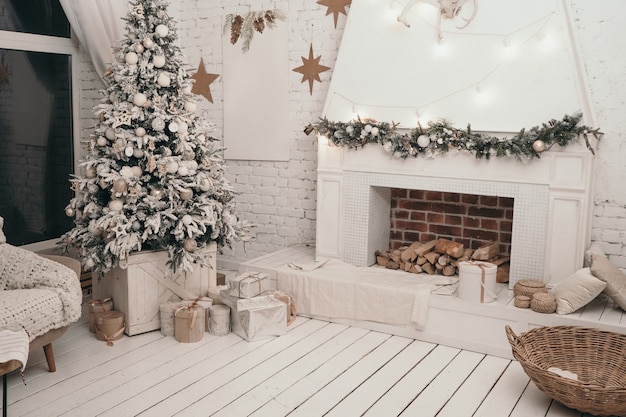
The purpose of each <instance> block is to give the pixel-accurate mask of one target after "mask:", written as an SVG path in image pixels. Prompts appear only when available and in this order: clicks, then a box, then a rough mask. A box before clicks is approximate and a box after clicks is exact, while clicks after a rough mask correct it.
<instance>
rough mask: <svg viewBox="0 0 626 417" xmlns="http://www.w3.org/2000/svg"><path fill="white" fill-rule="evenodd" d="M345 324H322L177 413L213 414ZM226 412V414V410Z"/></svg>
mask: <svg viewBox="0 0 626 417" xmlns="http://www.w3.org/2000/svg"><path fill="white" fill-rule="evenodd" d="M347 327H348V326H345V325H338V324H334V323H330V324H328V325H326V326H324V327H322V328H321V329H319V330H318V331H316V332H314V333H311V334H309V335H308V336H307V337H304V338H303V339H301V340H299V341H298V342H297V343H294V344H292V345H291V346H289V347H288V348H286V349H283V350H282V351H280V352H278V353H277V354H275V355H274V356H272V357H270V358H268V359H266V360H264V361H262V362H260V363H259V364H257V365H256V366H255V367H254V368H252V369H249V370H248V371H247V372H245V374H241V375H240V376H239V377H237V378H234V379H232V380H230V381H228V382H227V383H225V384H222V385H221V386H220V387H219V388H218V389H216V390H214V391H212V392H211V393H210V394H208V395H204V396H203V397H202V398H200V399H198V401H196V402H194V403H193V404H191V405H190V406H189V407H187V408H184V409H182V410H181V411H180V413H179V414H180V415H181V416H193V415H198V416H201V415H213V414H215V413H216V412H218V411H220V410H221V409H222V408H224V407H225V406H227V405H228V404H230V403H232V402H233V401H235V400H237V399H238V398H239V397H241V396H243V395H244V394H245V393H246V392H248V391H250V390H252V389H254V388H255V387H257V386H259V385H260V384H262V383H263V382H265V381H266V380H268V379H269V378H271V377H272V375H274V374H276V373H277V371H280V370H282V369H285V368H286V367H288V366H289V365H291V364H292V363H294V362H295V361H297V360H298V359H301V358H302V357H303V356H305V355H307V354H308V353H309V352H311V351H313V350H314V349H315V348H317V347H319V346H320V345H323V344H324V343H326V342H328V341H329V340H330V339H332V338H334V337H336V336H337V335H339V334H340V333H341V332H343V331H344V330H346V328H347ZM205 386H206V384H205ZM225 415H229V414H228V413H227V414H225Z"/></svg>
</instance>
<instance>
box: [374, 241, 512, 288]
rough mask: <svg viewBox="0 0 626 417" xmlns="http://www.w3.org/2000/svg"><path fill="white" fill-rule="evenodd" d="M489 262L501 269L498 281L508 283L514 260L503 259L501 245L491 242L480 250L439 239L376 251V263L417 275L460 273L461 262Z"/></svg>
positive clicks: (505, 257)
mask: <svg viewBox="0 0 626 417" xmlns="http://www.w3.org/2000/svg"><path fill="white" fill-rule="evenodd" d="M464 261H486V262H490V263H494V264H496V265H497V266H498V274H497V281H498V282H508V280H509V261H510V257H508V256H500V246H499V245H498V243H497V242H490V243H487V244H485V245H483V246H481V247H479V248H478V249H470V248H465V247H464V245H463V244H462V243H458V242H453V241H451V240H448V239H435V240H431V241H429V242H426V243H422V242H415V243H413V244H411V245H409V246H403V247H401V248H399V249H395V250H378V251H376V263H377V264H378V265H380V266H384V267H385V268H388V269H399V270H402V271H406V272H411V273H414V274H419V273H422V272H425V273H427V274H430V275H433V274H440V275H445V276H451V275H456V274H458V266H459V262H464Z"/></svg>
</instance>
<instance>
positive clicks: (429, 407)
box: [400, 350, 484, 417]
mask: <svg viewBox="0 0 626 417" xmlns="http://www.w3.org/2000/svg"><path fill="white" fill-rule="evenodd" d="M483 358H484V355H482V354H480V353H475V352H469V351H465V350H464V351H461V352H460V353H459V354H458V355H457V356H456V357H455V358H454V359H453V360H452V361H451V362H450V364H449V365H448V366H446V368H445V369H444V370H443V372H441V373H440V374H439V375H437V377H436V378H435V379H434V380H433V382H431V383H430V384H429V385H428V387H426V389H424V391H423V392H422V393H421V395H420V396H419V397H417V398H416V399H415V400H414V401H413V402H412V403H411V404H409V406H408V407H407V408H406V409H405V410H404V411H403V412H402V414H400V415H401V416H405V417H408V416H420V417H429V416H436V415H437V414H438V413H439V410H441V409H442V408H443V407H444V406H445V405H446V403H447V402H448V401H449V400H450V398H451V397H452V395H453V394H454V392H455V391H456V390H457V389H458V387H459V386H460V385H461V384H462V383H463V382H464V381H465V380H466V378H467V377H468V376H469V374H470V373H471V372H472V371H473V370H474V368H475V367H476V366H477V365H478V363H480V361H481V360H482V359H483Z"/></svg>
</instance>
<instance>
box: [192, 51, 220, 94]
mask: <svg viewBox="0 0 626 417" xmlns="http://www.w3.org/2000/svg"><path fill="white" fill-rule="evenodd" d="M217 77H219V74H209V73H207V72H206V69H205V68H204V59H202V58H200V65H198V71H196V73H195V74H194V75H192V76H191V78H192V79H194V80H195V81H196V82H195V83H193V86H192V87H191V92H192V93H194V94H200V95H201V96H204V97H205V98H206V99H207V100H209V101H210V102H211V103H213V96H212V95H211V83H212V82H213V81H215V80H216V79H217Z"/></svg>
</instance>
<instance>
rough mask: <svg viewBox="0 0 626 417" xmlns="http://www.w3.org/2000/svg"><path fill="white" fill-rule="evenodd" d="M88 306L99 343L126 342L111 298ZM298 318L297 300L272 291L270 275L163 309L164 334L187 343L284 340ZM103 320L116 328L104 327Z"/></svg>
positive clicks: (235, 280) (252, 275)
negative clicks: (211, 338)
mask: <svg viewBox="0 0 626 417" xmlns="http://www.w3.org/2000/svg"><path fill="white" fill-rule="evenodd" d="M88 305H89V312H90V329H91V330H92V332H94V333H96V336H98V339H100V340H106V341H107V342H108V343H109V344H111V342H112V341H113V340H117V339H118V338H121V337H122V334H123V331H124V317H123V314H122V313H117V312H113V311H112V310H113V301H112V300H111V299H106V300H102V301H99V300H91V301H90V302H89V304H88ZM113 314H117V315H116V316H115V319H116V320H115V323H112V319H113V318H114V317H113V316H111V317H109V316H108V315H113ZM118 316H119V317H118ZM295 318H296V311H295V306H294V304H293V300H292V298H291V297H290V296H289V295H287V294H284V293H282V292H280V291H276V290H274V289H272V288H271V284H270V278H269V275H268V274H266V273H261V272H246V273H242V274H239V275H236V276H234V277H231V278H229V279H228V280H225V281H224V282H223V285H219V286H218V287H217V288H214V289H212V291H210V292H209V294H208V296H199V297H196V298H193V299H191V298H187V299H177V300H174V301H168V302H165V303H162V304H160V329H161V333H163V335H165V336H174V337H175V338H176V340H178V341H179V342H184V343H192V342H198V341H200V340H202V338H203V337H204V333H205V332H209V333H210V334H212V335H215V336H223V335H225V334H228V333H229V332H231V331H232V332H233V333H235V334H237V335H238V336H240V337H242V338H243V339H245V340H247V341H255V340H260V339H263V338H267V337H271V336H280V335H283V334H285V333H286V332H287V326H288V325H289V324H291V323H292V322H293V320H295ZM120 319H121V322H120V321H119V320H120ZM104 321H106V322H111V325H110V326H109V327H108V328H105V327H104Z"/></svg>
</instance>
